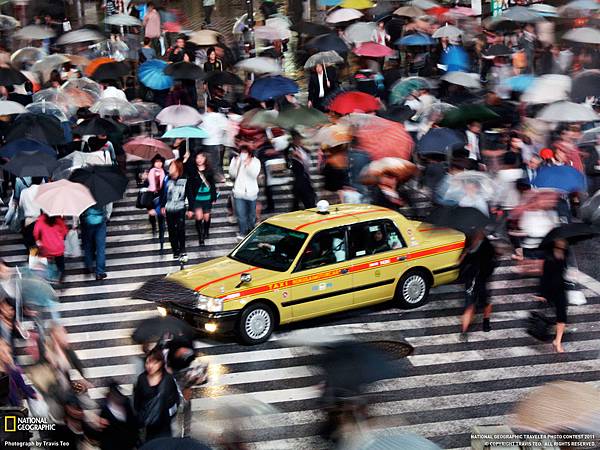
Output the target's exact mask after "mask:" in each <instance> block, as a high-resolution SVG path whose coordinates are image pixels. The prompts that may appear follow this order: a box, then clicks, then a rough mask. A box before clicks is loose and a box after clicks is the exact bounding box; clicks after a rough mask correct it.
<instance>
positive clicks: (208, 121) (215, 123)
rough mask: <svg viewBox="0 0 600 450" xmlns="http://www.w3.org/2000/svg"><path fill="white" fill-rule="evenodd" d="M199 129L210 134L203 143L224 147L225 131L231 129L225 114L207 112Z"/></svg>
mask: <svg viewBox="0 0 600 450" xmlns="http://www.w3.org/2000/svg"><path fill="white" fill-rule="evenodd" d="M199 127H200V128H202V129H203V130H204V131H206V132H207V133H208V137H207V138H204V140H203V141H202V143H203V144H204V145H223V143H224V142H225V130H226V129H227V128H228V127H229V120H228V119H227V117H226V116H225V114H222V113H218V112H207V113H205V114H204V117H203V119H202V123H201V124H200V125H199Z"/></svg>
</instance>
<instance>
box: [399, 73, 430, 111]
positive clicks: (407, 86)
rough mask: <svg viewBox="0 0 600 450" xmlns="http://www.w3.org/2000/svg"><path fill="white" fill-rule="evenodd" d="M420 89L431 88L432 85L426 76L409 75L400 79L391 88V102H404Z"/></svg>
mask: <svg viewBox="0 0 600 450" xmlns="http://www.w3.org/2000/svg"><path fill="white" fill-rule="evenodd" d="M420 89H431V85H430V84H429V81H428V80H427V79H426V78H422V77H408V78H404V79H403V80H399V81H397V82H396V83H394V85H393V86H392V88H391V90H390V104H392V105H394V104H398V103H403V102H404V100H406V99H407V98H408V97H409V96H411V95H412V94H413V93H414V92H415V91H418V90H420Z"/></svg>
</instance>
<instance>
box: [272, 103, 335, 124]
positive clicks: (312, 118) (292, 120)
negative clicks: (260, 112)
mask: <svg viewBox="0 0 600 450" xmlns="http://www.w3.org/2000/svg"><path fill="white" fill-rule="evenodd" d="M275 122H276V124H277V125H279V126H280V127H281V128H286V129H292V128H296V127H297V126H302V127H307V128H314V127H318V126H320V125H325V124H328V123H329V118H328V117H327V115H326V114H324V113H322V112H321V111H319V110H318V109H316V108H307V107H306V106H298V107H290V108H285V109H284V110H283V111H281V113H279V115H278V116H277V118H276V119H275Z"/></svg>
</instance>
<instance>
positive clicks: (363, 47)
mask: <svg viewBox="0 0 600 450" xmlns="http://www.w3.org/2000/svg"><path fill="white" fill-rule="evenodd" d="M352 51H353V52H354V53H355V54H357V55H358V56H368V57H370V58H383V57H384V56H390V55H392V54H393V53H394V51H393V50H392V49H391V48H389V47H388V46H386V45H381V44H376V43H375V42H365V43H363V44H360V45H359V46H358V47H356V48H355V49H354V50H352Z"/></svg>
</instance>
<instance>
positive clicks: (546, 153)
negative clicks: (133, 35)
mask: <svg viewBox="0 0 600 450" xmlns="http://www.w3.org/2000/svg"><path fill="white" fill-rule="evenodd" d="M540 158H542V159H552V158H554V152H553V151H552V149H551V148H543V149H541V150H540Z"/></svg>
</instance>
